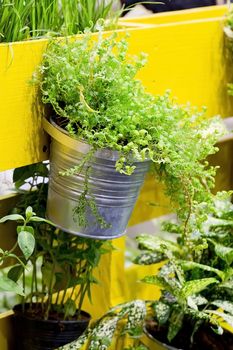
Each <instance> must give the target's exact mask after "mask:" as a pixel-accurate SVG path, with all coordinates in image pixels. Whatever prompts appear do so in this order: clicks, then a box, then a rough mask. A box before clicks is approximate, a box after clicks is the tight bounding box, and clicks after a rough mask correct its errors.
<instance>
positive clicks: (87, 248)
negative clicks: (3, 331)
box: [0, 163, 111, 319]
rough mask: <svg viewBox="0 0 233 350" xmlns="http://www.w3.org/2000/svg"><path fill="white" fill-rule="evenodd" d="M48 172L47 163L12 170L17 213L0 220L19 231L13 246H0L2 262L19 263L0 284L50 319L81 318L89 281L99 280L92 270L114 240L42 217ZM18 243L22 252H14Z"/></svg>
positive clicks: (88, 291)
mask: <svg viewBox="0 0 233 350" xmlns="http://www.w3.org/2000/svg"><path fill="white" fill-rule="evenodd" d="M47 176H48V169H47V165H46V164H43V163H39V164H33V165H31V166H25V167H22V168H18V169H16V170H15V171H14V182H15V184H16V187H17V188H18V190H19V193H20V199H19V202H18V204H17V208H16V209H15V213H13V214H10V215H7V216H5V217H4V218H2V219H1V220H0V223H2V224H3V223H4V222H6V221H8V220H13V221H16V222H17V234H18V236H17V241H16V242H15V244H14V247H12V249H11V250H9V251H3V250H1V251H0V261H3V260H5V259H8V258H9V257H11V258H12V257H13V258H15V259H16V264H15V265H14V266H12V267H11V268H10V270H9V271H8V275H7V276H5V277H4V278H1V280H0V289H2V290H4V291H14V292H15V293H17V294H20V295H22V296H23V299H22V304H23V307H24V305H25V303H26V302H27V303H29V305H30V308H29V310H28V309H27V312H29V313H30V312H31V313H33V312H35V310H37V311H38V314H39V315H40V317H41V318H43V319H49V318H50V317H51V314H53V317H54V315H55V317H56V318H63V319H72V318H79V317H80V312H81V309H82V304H83V301H84V298H85V296H88V297H89V298H90V299H91V284H93V283H97V282H98V281H97V280H96V278H95V277H94V275H93V270H94V268H95V267H96V266H97V265H98V264H99V261H100V258H101V256H102V255H103V254H105V253H107V252H109V251H110V250H111V245H110V243H104V242H103V241H98V240H92V239H84V238H80V237H77V236H72V235H69V234H67V233H65V232H62V231H61V230H59V229H56V228H55V227H54V226H53V225H52V224H51V223H50V222H49V221H48V220H46V219H44V217H45V208H46V198H47V187H48V178H47ZM25 187H26V189H25ZM29 204H30V205H32V206H33V208H34V210H36V211H37V213H38V214H39V216H37V215H36V214H35V213H34V212H33V209H32V207H31V206H29ZM16 248H19V250H20V254H18V253H17V254H16V252H15V251H16ZM28 271H31V284H30V288H29V290H27V288H26V287H25V276H26V273H28ZM77 287H79V288H77ZM25 312H26V310H25Z"/></svg>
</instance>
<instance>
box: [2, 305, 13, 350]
mask: <svg viewBox="0 0 233 350" xmlns="http://www.w3.org/2000/svg"><path fill="white" fill-rule="evenodd" d="M14 341H15V338H14V336H13V322H12V311H9V312H5V313H3V314H0V349H1V350H15V344H14Z"/></svg>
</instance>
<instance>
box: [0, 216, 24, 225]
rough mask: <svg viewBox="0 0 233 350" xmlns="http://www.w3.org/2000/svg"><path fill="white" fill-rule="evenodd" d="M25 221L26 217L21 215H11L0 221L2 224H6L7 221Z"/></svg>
mask: <svg viewBox="0 0 233 350" xmlns="http://www.w3.org/2000/svg"><path fill="white" fill-rule="evenodd" d="M8 220H10V221H18V220H20V221H24V217H23V216H22V215H19V214H11V215H6V216H4V217H3V218H1V219H0V224H2V223H4V222H6V221H8Z"/></svg>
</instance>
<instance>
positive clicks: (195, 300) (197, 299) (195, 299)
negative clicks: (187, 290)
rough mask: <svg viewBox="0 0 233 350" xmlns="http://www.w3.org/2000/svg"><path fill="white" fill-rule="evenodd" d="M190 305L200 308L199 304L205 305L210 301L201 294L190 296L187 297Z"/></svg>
mask: <svg viewBox="0 0 233 350" xmlns="http://www.w3.org/2000/svg"><path fill="white" fill-rule="evenodd" d="M187 303H188V306H189V307H191V309H194V310H198V306H199V305H205V304H207V303H208V300H207V299H206V298H204V297H202V296H201V295H197V296H195V295H194V296H189V297H188V299H187Z"/></svg>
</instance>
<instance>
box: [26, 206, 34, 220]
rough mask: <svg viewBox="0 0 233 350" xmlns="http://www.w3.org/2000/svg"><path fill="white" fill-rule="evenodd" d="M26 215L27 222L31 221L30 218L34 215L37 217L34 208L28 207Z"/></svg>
mask: <svg viewBox="0 0 233 350" xmlns="http://www.w3.org/2000/svg"><path fill="white" fill-rule="evenodd" d="M25 214H26V218H27V221H29V220H30V218H31V217H32V216H33V215H35V213H34V212H33V210H32V207H27V209H26V212H25Z"/></svg>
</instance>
